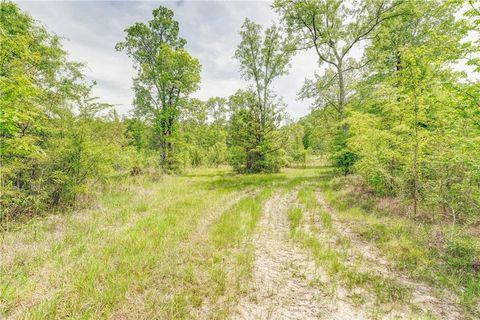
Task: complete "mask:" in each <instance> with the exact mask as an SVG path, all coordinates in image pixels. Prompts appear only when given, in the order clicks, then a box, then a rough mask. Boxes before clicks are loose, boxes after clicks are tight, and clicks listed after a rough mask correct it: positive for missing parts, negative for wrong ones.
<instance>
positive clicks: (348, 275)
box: [290, 186, 410, 306]
mask: <svg viewBox="0 0 480 320" xmlns="http://www.w3.org/2000/svg"><path fill="white" fill-rule="evenodd" d="M298 200H299V204H300V206H301V207H296V206H294V207H292V208H291V209H290V212H295V215H294V217H295V219H292V218H291V222H292V223H291V227H292V228H293V229H294V230H295V231H294V232H292V234H293V237H294V239H295V240H297V241H298V242H300V243H301V244H302V245H303V246H304V247H305V248H307V249H308V250H309V251H310V252H311V254H312V256H313V257H314V259H315V262H316V263H317V265H319V266H320V267H322V268H323V269H324V270H325V271H326V272H327V273H328V274H329V276H330V278H331V279H333V280H334V281H336V282H337V283H338V284H342V285H344V286H345V287H346V288H347V289H349V290H353V289H355V288H361V289H363V290H365V292H366V294H370V295H373V296H374V300H375V301H374V302H375V304H376V305H377V306H382V305H384V304H387V303H404V302H408V301H409V299H410V292H409V291H408V290H407V289H406V288H405V287H403V286H402V285H400V284H399V283H398V282H397V281H395V280H393V279H390V278H386V277H384V276H382V275H379V274H376V273H374V272H371V271H362V270H361V263H362V261H361V259H359V260H356V261H355V263H354V264H352V263H348V262H347V260H348V258H349V257H351V256H352V251H351V249H352V248H351V243H350V241H349V239H348V238H346V237H345V236H343V235H341V234H339V232H338V231H337V230H335V228H334V227H333V223H332V217H331V215H330V214H329V213H328V212H327V211H326V210H325V209H324V208H323V207H321V206H320V204H319V203H318V202H317V199H316V197H315V191H314V187H313V186H306V187H303V188H301V189H300V190H299V192H298ZM303 210H306V211H307V212H311V213H312V218H311V219H314V218H313V216H314V215H317V216H318V218H319V220H320V222H321V227H317V226H316V225H315V224H314V222H313V221H304V222H303V223H304V224H305V225H306V226H308V227H309V228H310V232H308V231H304V230H305V228H303V229H301V228H300V227H301V222H300V220H301V217H304V216H307V215H306V214H305V213H304V212H303ZM327 239H329V240H330V241H327ZM359 258H361V257H359ZM334 285H335V284H334ZM365 298H366V297H364V296H362V295H359V294H356V295H355V299H353V300H354V302H357V303H358V304H359V305H361V304H363V303H364V302H365Z"/></svg>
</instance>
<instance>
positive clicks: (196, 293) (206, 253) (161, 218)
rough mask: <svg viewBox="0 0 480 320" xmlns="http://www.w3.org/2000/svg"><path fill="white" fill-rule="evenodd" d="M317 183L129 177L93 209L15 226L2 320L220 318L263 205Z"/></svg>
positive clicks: (213, 176) (306, 173)
mask: <svg viewBox="0 0 480 320" xmlns="http://www.w3.org/2000/svg"><path fill="white" fill-rule="evenodd" d="M313 179H316V174H315V169H306V170H303V171H299V170H285V172H284V173H279V174H268V175H267V174H265V175H262V174H259V175H245V176H244V175H236V174H232V173H230V172H229V171H227V170H226V169H222V168H220V169H201V170H192V171H190V172H188V173H187V174H185V175H181V176H164V177H162V178H161V179H160V180H159V181H152V180H149V179H148V178H135V179H133V178H132V179H130V180H128V181H127V183H119V184H118V185H115V186H114V187H113V188H110V190H106V191H105V193H104V194H103V195H102V196H101V198H100V199H99V202H98V204H97V205H96V206H94V207H93V208H89V209H84V210H80V211H75V212H70V213H65V214H56V215H49V216H46V217H39V218H35V219H32V220H30V221H29V222H27V223H23V224H18V223H17V224H12V225H10V226H9V228H8V229H9V230H8V231H7V232H4V233H3V234H2V238H1V239H2V244H1V248H2V260H1V269H0V317H2V316H4V317H10V316H14V317H20V318H29V319H30V318H31V319H49V318H50V319H51V318H76V319H77V318H78V319H94V318H95V319H96V318H118V317H134V316H135V315H141V316H142V317H155V318H158V317H160V318H163V319H182V318H184V319H189V318H192V317H195V316H196V315H198V312H203V313H205V314H207V315H208V317H209V318H224V317H225V315H226V314H228V312H230V309H231V307H232V306H233V305H234V304H235V301H236V299H237V298H238V296H239V295H240V293H241V291H242V290H244V288H245V285H247V284H248V279H249V277H250V276H251V268H252V264H253V258H254V257H253V254H254V253H253V245H252V243H251V241H252V240H251V239H252V237H251V236H252V234H253V232H254V231H255V227H256V223H257V221H258V219H259V217H260V215H261V210H262V204H263V202H264V201H265V199H267V198H268V197H269V196H270V195H271V193H272V192H273V190H274V189H278V188H283V189H291V188H294V187H295V186H297V185H299V184H302V183H304V182H306V181H310V180H313ZM232 199H233V200H232ZM235 199H237V200H236V201H235ZM230 201H233V202H232V203H231V205H228V206H227V205H226V204H227V203H229V202H230ZM208 217H211V218H208ZM208 219H210V220H208ZM206 221H207V222H208V223H207V222H206ZM202 224H206V225H203V226H202ZM198 230H201V232H200V231H198ZM202 308H203V309H202ZM199 310H203V311H199Z"/></svg>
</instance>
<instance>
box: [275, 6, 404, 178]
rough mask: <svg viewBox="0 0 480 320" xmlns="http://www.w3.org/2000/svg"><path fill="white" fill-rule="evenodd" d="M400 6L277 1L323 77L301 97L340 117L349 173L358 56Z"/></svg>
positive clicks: (342, 154) (341, 153)
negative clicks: (315, 58) (348, 110)
mask: <svg viewBox="0 0 480 320" xmlns="http://www.w3.org/2000/svg"><path fill="white" fill-rule="evenodd" d="M395 6H396V1H390V0H374V1H358V2H356V1H355V2H351V1H342V0H321V1H318V0H306V1H295V0H276V1H275V2H274V4H273V8H274V9H275V10H276V11H277V13H279V14H280V15H281V16H282V18H283V20H284V22H285V24H286V25H287V26H288V28H289V29H290V30H291V32H293V33H294V34H296V35H297V37H298V39H299V42H300V45H299V47H300V48H301V49H314V50H315V52H316V53H317V56H318V61H319V65H323V64H326V65H327V68H326V69H325V72H324V73H323V74H322V75H318V74H316V75H315V80H307V81H306V82H305V85H304V88H303V89H302V92H301V93H300V97H301V98H315V100H316V103H317V105H316V107H318V108H325V107H330V108H333V109H334V110H336V111H337V112H338V114H339V119H340V122H341V130H342V135H343V137H342V136H338V139H336V144H337V152H336V153H335V154H334V156H333V157H334V161H335V163H336V165H337V166H338V167H340V168H341V169H342V171H343V173H344V174H348V173H350V171H351V164H352V163H353V162H354V159H355V158H356V156H355V155H354V154H352V153H351V151H350V150H348V149H346V139H347V137H348V124H347V122H346V121H345V119H346V108H347V105H348V102H349V99H350V97H351V96H352V95H353V93H354V89H353V85H354V83H355V78H356V77H355V73H356V72H358V71H359V70H361V69H362V68H363V67H364V64H365V63H361V62H359V61H357V60H356V59H355V58H354V55H353V52H354V51H355V48H357V47H359V45H360V43H361V42H363V41H366V40H369V39H370V38H371V37H372V34H373V32H374V31H375V30H376V29H377V28H378V26H379V25H381V23H382V22H383V21H385V20H386V19H389V18H390V17H391V16H392V11H393V9H394V8H395Z"/></svg>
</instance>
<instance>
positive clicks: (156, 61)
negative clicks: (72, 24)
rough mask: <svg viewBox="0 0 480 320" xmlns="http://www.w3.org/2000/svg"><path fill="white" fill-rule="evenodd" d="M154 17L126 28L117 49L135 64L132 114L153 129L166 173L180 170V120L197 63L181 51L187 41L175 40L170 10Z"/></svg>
mask: <svg viewBox="0 0 480 320" xmlns="http://www.w3.org/2000/svg"><path fill="white" fill-rule="evenodd" d="M152 15H153V19H152V20H150V21H149V22H148V24H145V23H135V24H134V25H132V26H131V27H129V28H127V29H126V30H125V32H126V33H127V36H126V38H125V41H123V42H119V43H118V44H117V45H116V49H117V50H119V51H120V50H123V51H126V53H127V55H128V56H129V57H131V58H132V60H133V61H134V66H135V68H136V69H137V77H136V78H134V79H133V87H134V90H135V99H134V102H133V104H134V107H135V109H134V113H135V116H136V117H138V118H139V119H142V120H144V121H146V122H147V123H148V124H149V125H150V126H151V127H152V129H153V135H152V141H153V142H154V143H153V146H154V148H155V149H157V150H159V151H160V161H159V162H160V164H161V165H162V166H163V167H164V169H165V170H167V171H177V170H178V169H179V166H180V158H181V155H180V154H179V151H180V150H178V141H179V134H178V132H177V131H178V126H179V124H178V121H179V118H180V116H181V114H182V112H183V111H182V107H183V106H185V105H186V101H187V98H188V95H189V94H191V93H192V92H194V91H196V90H197V89H198V84H199V82H200V70H201V65H200V62H199V61H198V60H197V59H195V58H193V57H191V56H190V54H189V53H188V52H187V51H186V50H185V49H184V48H183V47H184V45H185V43H186V41H185V40H184V39H182V38H179V37H178V31H179V26H178V22H177V21H175V20H173V11H172V10H170V9H168V8H166V7H163V6H160V7H159V8H157V9H155V10H153V12H152Z"/></svg>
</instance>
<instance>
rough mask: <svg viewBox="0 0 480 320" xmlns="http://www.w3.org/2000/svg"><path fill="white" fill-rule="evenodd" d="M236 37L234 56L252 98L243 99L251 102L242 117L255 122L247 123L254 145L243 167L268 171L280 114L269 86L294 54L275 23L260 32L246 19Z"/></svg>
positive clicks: (277, 103)
mask: <svg viewBox="0 0 480 320" xmlns="http://www.w3.org/2000/svg"><path fill="white" fill-rule="evenodd" d="M240 36H241V42H240V44H239V45H238V48H237V50H236V52H235V57H236V58H237V60H238V61H239V62H240V68H241V72H242V76H243V78H244V79H245V80H247V81H251V82H252V92H253V93H254V97H255V99H254V100H253V101H252V100H251V99H250V98H248V99H245V100H244V102H249V103H252V104H251V105H249V106H248V108H247V109H244V110H243V111H242V114H243V115H244V116H247V113H249V115H248V118H249V119H250V120H249V121H255V125H252V126H250V128H251V129H252V130H253V131H251V132H250V133H251V135H252V137H253V138H254V145H252V146H251V147H252V148H249V149H248V150H246V152H247V155H246V157H245V159H246V168H245V170H246V171H248V172H255V171H265V170H266V171H269V170H271V169H272V168H268V167H269V165H267V163H268V162H269V161H267V158H268V157H270V156H273V154H274V153H275V152H276V151H278V150H279V149H280V148H281V146H280V145H279V143H278V141H274V139H272V137H273V136H274V135H275V133H274V132H275V131H276V129H277V128H278V124H279V121H280V120H281V116H282V114H281V102H280V101H279V100H278V99H277V97H276V95H275V94H274V92H273V91H272V88H271V86H272V84H273V81H274V80H275V79H276V78H278V77H280V76H282V75H285V74H286V73H287V72H288V68H289V61H290V58H291V56H292V55H293V53H294V50H293V42H292V41H291V39H290V37H288V36H285V35H284V34H283V32H282V29H281V28H279V27H277V26H275V25H273V26H271V27H270V28H268V29H266V30H265V32H264V34H263V35H262V27H261V26H260V25H259V24H256V23H254V22H252V21H250V20H248V19H245V22H244V23H243V26H242V29H241V31H240ZM239 116H240V114H238V115H237V117H236V119H237V120H238V117H239ZM275 170H276V169H275Z"/></svg>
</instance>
